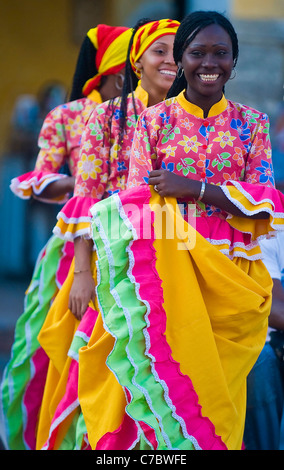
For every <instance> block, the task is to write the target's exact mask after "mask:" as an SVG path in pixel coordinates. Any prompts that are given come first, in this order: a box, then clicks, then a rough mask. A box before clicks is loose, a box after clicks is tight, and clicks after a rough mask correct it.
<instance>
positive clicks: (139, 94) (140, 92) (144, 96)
mask: <svg viewBox="0 0 284 470" xmlns="http://www.w3.org/2000/svg"><path fill="white" fill-rule="evenodd" d="M134 96H135V98H138V99H139V100H140V101H141V102H142V103H143V104H144V106H145V107H146V108H147V106H148V101H149V95H148V93H147V91H145V90H144V88H142V86H141V81H140V80H139V82H138V85H137V87H136V89H135V91H134Z"/></svg>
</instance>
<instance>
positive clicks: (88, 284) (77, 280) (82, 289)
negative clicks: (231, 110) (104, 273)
mask: <svg viewBox="0 0 284 470" xmlns="http://www.w3.org/2000/svg"><path fill="white" fill-rule="evenodd" d="M95 289H96V286H95V282H94V279H93V276H92V273H91V271H90V270H89V271H81V272H77V273H74V281H73V284H72V287H71V290H70V294H69V305H68V307H69V309H70V310H71V312H72V313H73V315H74V316H75V317H76V318H77V320H82V318H83V315H84V313H85V312H86V310H87V308H88V305H89V302H90V300H92V301H93V302H95V297H96V293H95Z"/></svg>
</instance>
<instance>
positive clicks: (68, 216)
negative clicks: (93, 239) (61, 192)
mask: <svg viewBox="0 0 284 470" xmlns="http://www.w3.org/2000/svg"><path fill="white" fill-rule="evenodd" d="M98 201H99V199H96V198H91V197H80V196H73V197H72V198H71V199H69V200H68V201H67V203H66V204H65V205H64V207H63V208H62V209H61V211H60V212H59V213H58V214H57V220H58V222H57V224H56V226H55V227H54V229H53V233H54V234H55V235H57V236H58V237H59V238H63V239H64V240H69V241H73V240H74V238H76V237H78V236H82V235H87V236H88V237H89V236H90V224H91V214H90V208H91V207H92V206H93V205H94V204H96V203H97V202H98ZM86 224H87V226H86Z"/></svg>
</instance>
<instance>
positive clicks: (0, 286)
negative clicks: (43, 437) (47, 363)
mask: <svg viewBox="0 0 284 470" xmlns="http://www.w3.org/2000/svg"><path fill="white" fill-rule="evenodd" d="M28 283H29V279H28V277H27V279H26V280H25V279H3V278H2V277H0V299H1V300H0V379H2V374H3V371H4V368H5V366H6V364H7V362H8V361H9V359H10V354H11V347H12V344H13V340H14V329H15V324H16V322H17V320H18V318H19V316H20V315H21V314H22V312H23V306H24V295H25V290H26V288H27V287H28ZM2 424H3V423H1V422H0V450H4V447H3V445H2V442H1V435H2V432H1V426H2Z"/></svg>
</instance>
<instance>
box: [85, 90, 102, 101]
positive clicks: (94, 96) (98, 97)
mask: <svg viewBox="0 0 284 470" xmlns="http://www.w3.org/2000/svg"><path fill="white" fill-rule="evenodd" d="M88 98H89V100H92V101H94V102H95V103H98V104H101V103H102V102H103V100H102V97H101V95H100V93H99V92H98V90H95V89H94V90H93V91H91V93H89V94H88Z"/></svg>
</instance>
